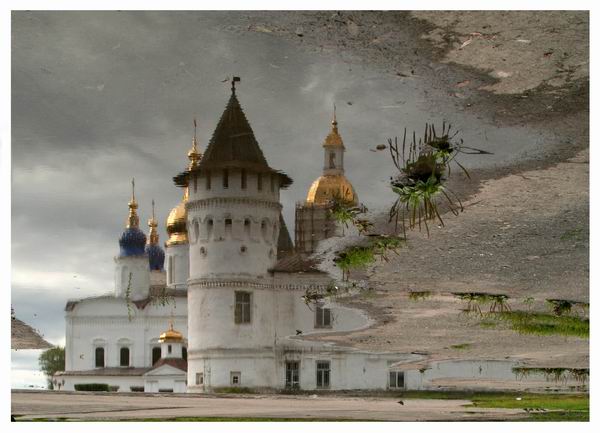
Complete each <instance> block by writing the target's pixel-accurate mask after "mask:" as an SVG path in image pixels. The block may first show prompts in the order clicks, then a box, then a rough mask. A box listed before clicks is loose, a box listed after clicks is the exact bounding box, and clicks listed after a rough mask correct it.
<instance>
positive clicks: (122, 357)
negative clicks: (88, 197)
mask: <svg viewBox="0 0 600 433" xmlns="http://www.w3.org/2000/svg"><path fill="white" fill-rule="evenodd" d="M119 365H120V366H121V367H129V347H121V350H119Z"/></svg>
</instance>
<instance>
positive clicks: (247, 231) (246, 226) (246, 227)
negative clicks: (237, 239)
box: [244, 218, 251, 236]
mask: <svg viewBox="0 0 600 433" xmlns="http://www.w3.org/2000/svg"><path fill="white" fill-rule="evenodd" d="M250 224H251V223H250V219H249V218H246V219H245V220H244V233H245V234H246V236H250V228H251V225H250Z"/></svg>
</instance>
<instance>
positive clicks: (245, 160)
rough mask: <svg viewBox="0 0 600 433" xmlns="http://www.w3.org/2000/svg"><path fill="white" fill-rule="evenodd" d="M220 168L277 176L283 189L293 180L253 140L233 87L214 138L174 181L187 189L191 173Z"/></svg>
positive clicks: (252, 134) (254, 139)
mask: <svg viewBox="0 0 600 433" xmlns="http://www.w3.org/2000/svg"><path fill="white" fill-rule="evenodd" d="M217 168H240V169H241V168H245V169H249V170H254V171H257V172H266V173H273V174H277V175H278V176H279V178H280V186H281V188H286V187H288V186H289V185H291V183H292V179H291V178H290V177H289V176H288V175H286V174H285V173H282V172H280V171H277V170H274V169H273V168H271V167H269V164H268V163H267V160H266V159H265V156H264V154H263V152H262V150H261V148H260V146H259V145H258V142H257V141H256V138H255V137H254V131H252V128H251V127H250V123H249V122H248V119H247V118H246V115H245V114H244V111H243V110H242V107H241V106H240V102H239V101H238V98H237V96H236V94H235V87H232V92H231V96H230V98H229V101H228V102H227V106H226V107H225V111H223V114H222V115H221V118H220V119H219V123H218V124H217V127H216V128H215V131H214V132H213V135H212V138H211V139H210V142H209V144H208V147H207V148H206V151H205V152H204V155H203V156H202V159H201V160H200V162H199V163H198V165H197V166H196V167H192V168H190V169H189V170H187V171H185V172H183V173H180V174H179V175H177V176H175V177H174V178H173V180H174V182H175V184H176V185H178V186H187V185H188V179H189V174H190V173H192V172H202V171H206V170H211V169H217Z"/></svg>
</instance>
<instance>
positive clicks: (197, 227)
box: [194, 220, 200, 243]
mask: <svg viewBox="0 0 600 433" xmlns="http://www.w3.org/2000/svg"><path fill="white" fill-rule="evenodd" d="M199 236H200V225H199V224H198V220H194V243H196V242H198V237H199Z"/></svg>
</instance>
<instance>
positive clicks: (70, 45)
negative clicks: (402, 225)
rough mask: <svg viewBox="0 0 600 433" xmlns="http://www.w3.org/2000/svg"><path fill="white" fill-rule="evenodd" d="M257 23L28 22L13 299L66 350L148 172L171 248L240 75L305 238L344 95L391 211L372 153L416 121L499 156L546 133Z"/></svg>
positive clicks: (187, 19) (373, 178)
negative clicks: (194, 144)
mask: <svg viewBox="0 0 600 433" xmlns="http://www.w3.org/2000/svg"><path fill="white" fill-rule="evenodd" d="M242 18H243V13H235V12H233V13H210V12H150V13H147V12H16V13H13V16H12V301H11V302H12V305H13V306H14V308H15V311H16V314H17V316H18V317H19V318H20V319H22V320H24V321H26V322H27V323H29V324H31V325H32V326H34V327H35V328H37V329H39V330H40V331H41V333H42V334H43V335H44V336H45V337H46V338H47V339H48V340H49V341H50V342H52V343H56V344H64V332H65V329H64V327H65V325H64V320H63V308H64V305H65V302H66V300H67V299H68V298H76V297H83V296H89V295H92V294H98V293H103V292H108V291H110V290H112V288H113V287H112V281H113V275H112V272H113V256H114V255H115V254H116V253H117V251H118V243H117V239H118V236H119V234H120V233H121V231H122V229H123V227H124V224H125V218H126V215H127V201H128V199H129V195H130V179H131V178H132V177H135V179H136V196H137V198H138V202H139V204H140V217H141V220H142V221H144V222H146V221H147V219H148V217H149V216H150V212H151V207H150V203H151V200H152V199H155V201H156V211H157V217H158V218H159V220H160V221H161V225H160V235H161V241H164V240H165V230H164V220H165V219H166V216H167V214H168V212H169V210H170V209H171V208H172V207H173V206H175V205H176V204H177V203H178V202H179V200H180V198H181V190H179V189H178V188H176V187H175V186H174V185H173V183H172V180H171V178H172V176H174V175H175V174H177V173H178V172H180V171H181V170H182V169H183V168H185V166H186V164H187V159H186V153H187V150H188V149H189V147H190V142H191V135H192V132H193V129H192V119H193V118H194V117H196V118H197V120H198V139H199V144H200V147H201V150H203V149H204V148H205V147H206V144H207V143H208V141H209V139H210V136H211V134H212V131H213V129H214V127H215V126H216V123H217V121H218V119H219V116H220V114H221V112H222V111H223V109H224V107H225V104H226V102H227V99H228V97H229V87H230V86H229V84H228V83H223V82H222V81H223V80H225V79H226V78H227V77H231V76H232V75H239V76H241V77H242V81H241V84H240V85H239V86H238V88H239V91H238V96H239V99H240V103H241V105H242V107H243V108H244V110H245V112H246V115H247V117H248V119H249V121H250V124H251V125H252V127H253V129H254V132H255V135H256V138H257V140H258V142H259V144H260V145H261V147H262V149H263V152H264V154H265V156H266V158H267V160H268V162H269V164H270V165H271V166H272V167H274V168H276V169H280V170H283V171H285V172H287V173H288V174H289V175H290V176H291V177H292V178H293V179H294V184H293V185H292V187H291V188H290V189H289V190H287V191H285V192H284V193H283V194H282V202H283V205H284V216H285V218H286V222H287V224H288V227H289V228H290V230H291V232H292V233H293V227H294V221H293V208H294V203H295V202H296V201H299V200H302V199H304V197H305V195H306V192H307V190H308V187H309V186H310V183H311V182H312V181H313V180H314V179H315V178H316V177H318V176H319V174H320V172H321V164H322V148H321V146H320V145H321V143H322V141H323V139H324V137H325V136H326V135H327V133H328V130H329V122H330V118H331V111H332V106H333V103H334V102H335V103H336V104H337V107H338V121H339V124H340V125H339V127H340V132H341V134H342V136H343V138H344V140H345V143H346V147H347V155H346V158H345V162H346V173H347V176H348V177H349V178H350V180H351V181H352V182H353V184H354V186H355V188H356V190H357V192H358V195H359V198H360V199H361V201H362V202H364V203H365V204H366V205H367V206H368V207H370V208H375V209H377V208H384V207H385V206H387V205H388V204H389V201H390V200H391V199H392V197H391V195H390V191H389V189H388V188H387V186H386V181H387V179H388V178H389V176H390V174H392V173H393V166H392V164H391V161H389V159H388V154H387V152H372V151H370V149H373V148H374V147H375V146H376V145H377V144H379V143H385V142H386V141H387V138H388V137H393V136H394V135H400V134H401V133H402V130H403V128H404V127H405V126H406V127H409V128H415V129H418V130H421V129H422V124H423V123H424V122H425V121H426V120H430V121H431V120H435V121H440V122H441V120H442V119H447V120H450V121H453V122H454V123H455V124H458V125H460V124H463V125H471V128H470V130H469V131H465V132H464V134H463V137H464V138H465V141H467V142H471V143H473V142H477V143H478V144H479V146H480V147H482V148H490V149H492V148H495V147H497V146H496V145H497V143H498V142H501V141H502V142H504V145H503V147H502V149H503V150H502V151H501V152H497V154H496V156H495V157H494V159H491V160H490V159H488V160H487V162H484V163H490V161H495V162H497V161H501V160H502V158H505V157H507V155H509V154H511V152H513V151H514V149H516V148H519V149H521V150H523V149H526V148H527V146H529V145H534V144H535V143H536V140H538V139H539V137H537V136H536V137H533V138H532V137H531V136H530V135H527V134H530V133H529V132H526V131H521V130H518V129H514V130H513V129H511V130H507V129H503V130H499V129H497V128H495V127H493V126H491V125H482V124H481V122H482V121H481V120H478V119H475V118H472V117H470V115H469V114H466V113H457V112H456V111H455V110H448V107H449V104H450V102H447V103H446V102H444V101H443V100H441V101H440V99H439V95H438V96H436V95H435V94H432V92H428V91H427V90H428V89H427V83H421V82H417V81H415V80H411V79H402V78H399V77H396V76H391V75H386V74H384V73H382V72H378V71H375V70H370V69H369V67H368V66H364V65H363V66H361V65H356V64H350V63H348V62H345V61H343V60H342V58H341V57H339V56H333V55H331V54H327V53H325V54H319V53H316V52H312V51H311V50H309V49H301V48H300V47H298V45H297V44H292V43H289V42H284V41H283V40H281V39H278V38H277V37H276V36H273V35H272V34H266V33H256V32H249V31H247V30H246V27H245V25H242ZM449 112H450V113H452V116H450V118H448V115H447V114H444V113H449ZM473 125H476V126H473ZM506 137H511V139H510V140H506ZM507 141H508V142H509V144H508V145H507V144H506V142H507ZM524 143H527V146H525V144H524ZM513 145H514V148H511V146H513ZM503 152H504V153H503ZM513 156H514V153H513ZM468 164H469V162H468V161H467V165H468ZM144 227H145V226H144ZM36 358H37V353H36V352H31V351H29V352H20V353H13V366H12V367H13V385H23V384H26V383H40V384H41V383H43V378H42V377H41V375H40V374H39V373H36V372H35V371H34V370H35V369H36V368H37V362H36Z"/></svg>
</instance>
